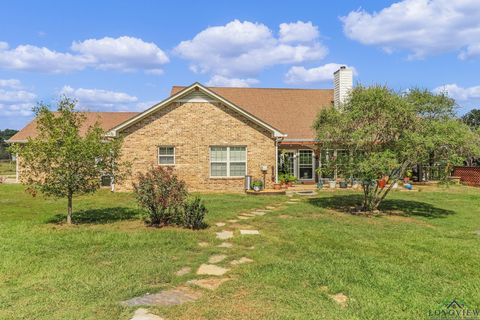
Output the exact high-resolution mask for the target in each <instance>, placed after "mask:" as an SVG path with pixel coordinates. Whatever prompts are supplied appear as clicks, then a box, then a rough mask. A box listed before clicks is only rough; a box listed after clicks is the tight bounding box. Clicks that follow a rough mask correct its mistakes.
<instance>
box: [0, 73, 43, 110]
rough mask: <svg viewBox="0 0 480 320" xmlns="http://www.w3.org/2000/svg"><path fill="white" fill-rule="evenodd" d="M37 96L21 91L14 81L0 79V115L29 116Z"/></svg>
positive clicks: (20, 87)
mask: <svg viewBox="0 0 480 320" xmlns="http://www.w3.org/2000/svg"><path fill="white" fill-rule="evenodd" d="M36 98H37V96H36V95H35V94H34V93H33V92H30V91H26V90H24V89H22V84H21V82H20V81H19V80H16V79H0V115H2V116H29V115H31V114H32V113H33V112H32V108H33V107H34V106H35V99H36Z"/></svg>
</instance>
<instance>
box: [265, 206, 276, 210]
mask: <svg viewBox="0 0 480 320" xmlns="http://www.w3.org/2000/svg"><path fill="white" fill-rule="evenodd" d="M265 208H267V209H269V210H275V209H277V207H273V206H266V207H265Z"/></svg>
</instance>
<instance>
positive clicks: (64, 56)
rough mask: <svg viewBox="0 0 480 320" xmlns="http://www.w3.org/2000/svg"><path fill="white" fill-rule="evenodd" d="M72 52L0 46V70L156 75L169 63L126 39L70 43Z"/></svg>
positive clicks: (147, 46) (151, 49) (158, 51)
mask: <svg viewBox="0 0 480 320" xmlns="http://www.w3.org/2000/svg"><path fill="white" fill-rule="evenodd" d="M71 50H72V52H58V51H54V50H50V49H48V48H46V47H37V46H33V45H28V44H27V45H19V46H17V47H16V48H10V47H9V46H8V43H6V42H0V68H5V69H15V70H26V71H39V72H47V73H66V72H72V71H78V70H83V69H85V68H88V67H91V68H96V69H114V70H119V71H137V70H143V71H145V72H149V73H155V74H158V73H159V70H160V66H161V65H163V64H165V63H167V62H169V59H168V57H167V55H166V54H165V53H164V52H163V51H162V50H161V49H160V48H159V47H157V46H156V45H155V44H154V43H152V42H145V41H143V40H142V39H138V38H133V37H126V36H124V37H119V38H110V37H105V38H102V39H88V40H85V41H82V42H73V44H72V46H71Z"/></svg>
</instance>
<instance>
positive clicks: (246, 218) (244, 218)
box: [237, 216, 252, 220]
mask: <svg viewBox="0 0 480 320" xmlns="http://www.w3.org/2000/svg"><path fill="white" fill-rule="evenodd" d="M237 218H238V219H240V220H248V219H252V217H244V216H238V217H237Z"/></svg>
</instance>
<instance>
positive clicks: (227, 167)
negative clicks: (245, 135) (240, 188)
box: [210, 147, 247, 177]
mask: <svg viewBox="0 0 480 320" xmlns="http://www.w3.org/2000/svg"><path fill="white" fill-rule="evenodd" d="M246 174H247V148H246V147H210V176H212V177H243V176H245V175H246Z"/></svg>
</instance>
